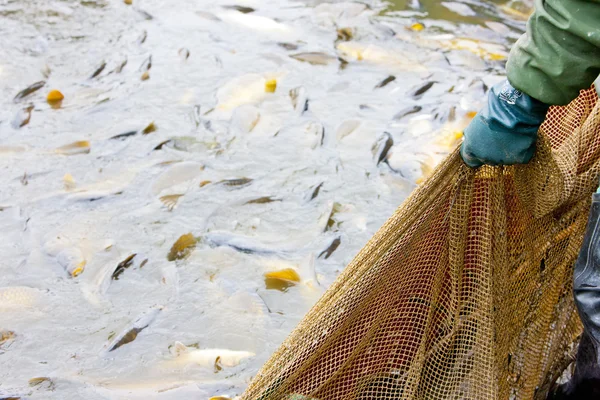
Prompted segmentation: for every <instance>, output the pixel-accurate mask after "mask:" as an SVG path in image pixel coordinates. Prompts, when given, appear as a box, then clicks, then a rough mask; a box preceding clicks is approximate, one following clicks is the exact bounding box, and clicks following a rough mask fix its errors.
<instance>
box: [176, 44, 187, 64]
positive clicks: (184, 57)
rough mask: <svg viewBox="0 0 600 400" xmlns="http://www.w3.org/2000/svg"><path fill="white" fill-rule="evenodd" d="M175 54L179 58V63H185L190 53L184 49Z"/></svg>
mask: <svg viewBox="0 0 600 400" xmlns="http://www.w3.org/2000/svg"><path fill="white" fill-rule="evenodd" d="M177 54H179V58H181V61H186V60H187V59H188V58H190V51H189V50H188V49H186V48H185V47H182V48H181V49H179V50H178V51H177Z"/></svg>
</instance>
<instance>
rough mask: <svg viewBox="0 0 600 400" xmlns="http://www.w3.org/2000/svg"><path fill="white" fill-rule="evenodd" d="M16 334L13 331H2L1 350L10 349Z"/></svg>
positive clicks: (0, 338)
mask: <svg viewBox="0 0 600 400" xmlns="http://www.w3.org/2000/svg"><path fill="white" fill-rule="evenodd" d="M15 337H16V334H15V333H14V332H13V331H7V330H0V350H1V349H3V348H4V349H5V348H8V347H10V345H11V344H12V342H14V340H15Z"/></svg>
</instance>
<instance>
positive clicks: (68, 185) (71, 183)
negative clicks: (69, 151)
mask: <svg viewBox="0 0 600 400" xmlns="http://www.w3.org/2000/svg"><path fill="white" fill-rule="evenodd" d="M63 184H64V187H65V190H73V189H75V187H76V186H77V184H76V183H75V179H74V178H73V175H71V174H69V173H68V172H67V173H66V174H65V175H64V176H63Z"/></svg>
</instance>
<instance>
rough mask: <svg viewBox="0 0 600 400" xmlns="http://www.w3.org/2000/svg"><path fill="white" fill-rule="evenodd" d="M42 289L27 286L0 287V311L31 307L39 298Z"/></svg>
mask: <svg viewBox="0 0 600 400" xmlns="http://www.w3.org/2000/svg"><path fill="white" fill-rule="evenodd" d="M42 293H44V292H43V291H42V290H39V289H34V288H31V287H27V286H8V287H0V311H3V310H7V309H8V310H10V309H14V308H22V307H33V306H35V305H36V304H38V303H39V301H40V300H41V294H42Z"/></svg>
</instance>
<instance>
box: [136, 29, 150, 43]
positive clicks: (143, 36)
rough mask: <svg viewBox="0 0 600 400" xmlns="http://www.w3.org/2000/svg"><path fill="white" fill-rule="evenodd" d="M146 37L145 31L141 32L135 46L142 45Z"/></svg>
mask: <svg viewBox="0 0 600 400" xmlns="http://www.w3.org/2000/svg"><path fill="white" fill-rule="evenodd" d="M147 37H148V32H147V31H146V30H143V31H142V33H141V34H140V36H139V37H138V39H137V40H136V42H137V44H138V45H140V44H144V42H145V41H146V38H147Z"/></svg>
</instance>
